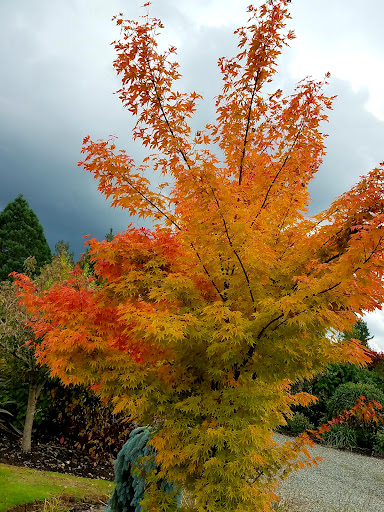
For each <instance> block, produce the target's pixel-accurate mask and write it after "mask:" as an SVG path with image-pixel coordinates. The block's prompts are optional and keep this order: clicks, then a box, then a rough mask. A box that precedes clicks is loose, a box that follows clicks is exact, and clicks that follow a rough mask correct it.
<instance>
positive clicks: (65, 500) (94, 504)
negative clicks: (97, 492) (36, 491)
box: [8, 496, 106, 512]
mask: <svg viewBox="0 0 384 512" xmlns="http://www.w3.org/2000/svg"><path fill="white" fill-rule="evenodd" d="M59 504H60V507H63V508H62V510H65V511H69V512H99V511H101V510H103V507H105V505H106V498H105V499H100V500H91V501H84V500H83V501H81V502H79V501H76V500H75V499H74V498H72V497H69V496H62V497H61V498H60V501H59ZM43 510H44V502H43V501H36V502H35V503H27V504H26V505H18V506H17V507H12V508H10V509H8V512H42V511H43ZM47 510H50V509H49V508H48V509H47Z"/></svg>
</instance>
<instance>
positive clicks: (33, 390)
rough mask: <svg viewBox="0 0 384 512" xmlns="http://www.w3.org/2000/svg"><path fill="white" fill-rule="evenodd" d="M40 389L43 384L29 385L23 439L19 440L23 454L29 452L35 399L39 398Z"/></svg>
mask: <svg viewBox="0 0 384 512" xmlns="http://www.w3.org/2000/svg"><path fill="white" fill-rule="evenodd" d="M42 389H43V384H30V385H29V394H28V405H27V414H26V416H25V422H24V431H23V438H22V440H21V448H22V450H23V452H30V451H31V440H32V426H33V419H34V417H35V411H36V403H37V399H38V398H39V395H40V392H41V390H42Z"/></svg>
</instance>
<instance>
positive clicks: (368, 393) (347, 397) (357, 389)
mask: <svg viewBox="0 0 384 512" xmlns="http://www.w3.org/2000/svg"><path fill="white" fill-rule="evenodd" d="M361 396H365V398H366V399H367V400H376V402H379V403H380V404H381V405H384V393H383V392H382V391H381V390H380V389H379V388H378V387H377V386H375V385H374V384H367V383H364V382H357V383H355V382H346V383H345V384H341V385H340V386H339V387H338V388H337V389H336V391H335V392H334V393H333V395H332V396H331V398H330V399H329V400H328V401H327V419H332V418H335V417H336V416H338V415H339V414H341V413H342V412H344V411H348V410H350V409H352V407H354V406H355V405H356V400H357V399H358V398H359V397H361Z"/></svg>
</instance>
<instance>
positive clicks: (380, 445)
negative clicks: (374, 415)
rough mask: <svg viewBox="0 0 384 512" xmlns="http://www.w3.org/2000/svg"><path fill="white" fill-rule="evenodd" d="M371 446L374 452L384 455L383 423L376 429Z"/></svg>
mask: <svg viewBox="0 0 384 512" xmlns="http://www.w3.org/2000/svg"><path fill="white" fill-rule="evenodd" d="M372 448H373V450H374V451H375V452H376V453H379V454H380V455H384V425H381V426H380V427H379V428H378V429H377V432H376V435H375V437H374V441H373V446H372Z"/></svg>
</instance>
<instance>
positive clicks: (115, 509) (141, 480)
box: [106, 427, 181, 512]
mask: <svg viewBox="0 0 384 512" xmlns="http://www.w3.org/2000/svg"><path fill="white" fill-rule="evenodd" d="M150 438H151V428H150V427H139V428H136V429H135V430H133V431H132V432H131V434H130V436H129V439H128V441H127V442H126V443H125V444H124V446H123V448H122V449H121V451H120V452H119V454H118V456H117V459H116V462H115V483H116V488H115V490H114V492H113V494H112V496H111V498H110V500H109V502H108V506H107V509H106V510H107V512H141V510H142V508H141V505H140V502H141V501H142V500H143V499H144V498H145V491H146V490H147V488H148V481H147V477H148V476H149V475H151V476H153V475H154V474H156V473H157V470H158V467H157V464H156V461H155V458H156V453H155V451H154V450H153V448H152V446H150V445H149V444H148V441H149V439H150ZM157 487H158V489H159V490H161V492H162V493H166V494H168V495H169V496H170V497H172V496H173V497H174V499H173V501H174V503H173V507H172V508H173V509H176V508H177V507H178V506H180V501H181V493H176V492H175V487H174V484H173V482H167V481H165V480H158V481H157Z"/></svg>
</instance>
